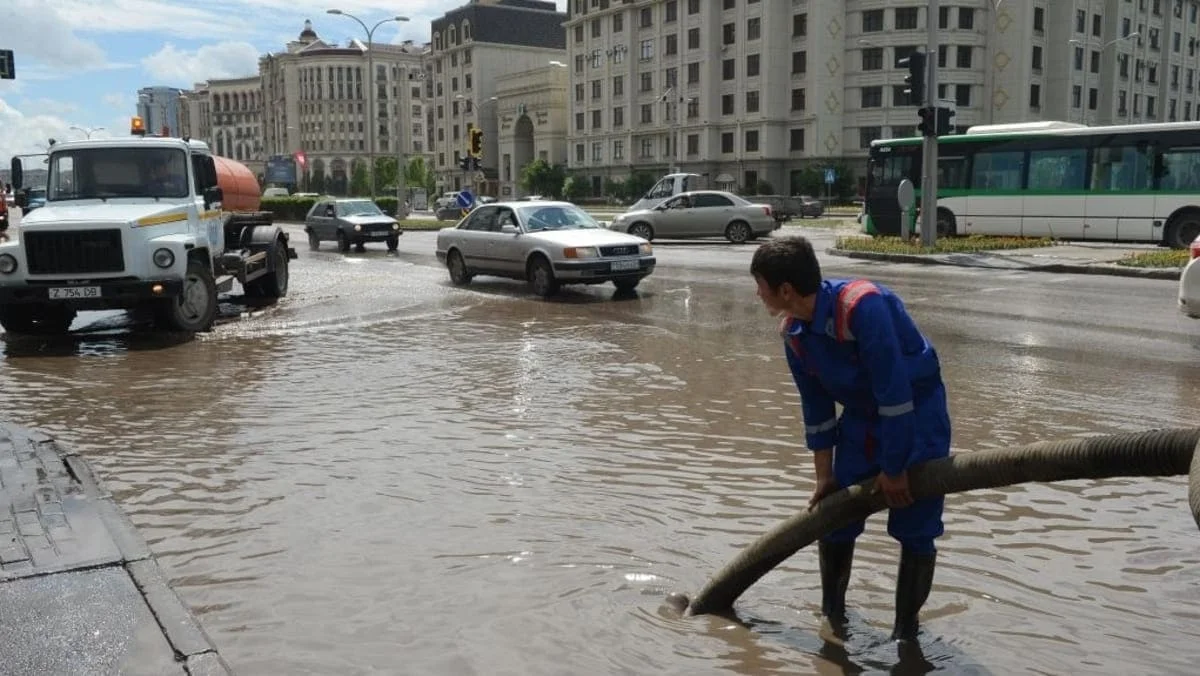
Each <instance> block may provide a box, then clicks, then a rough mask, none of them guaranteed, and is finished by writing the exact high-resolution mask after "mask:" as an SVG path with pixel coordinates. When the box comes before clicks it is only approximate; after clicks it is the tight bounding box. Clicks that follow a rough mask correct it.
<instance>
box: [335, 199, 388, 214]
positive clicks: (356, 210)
mask: <svg viewBox="0 0 1200 676" xmlns="http://www.w3.org/2000/svg"><path fill="white" fill-rule="evenodd" d="M382 214H383V212H382V211H380V210H379V205H378V204H375V203H374V202H372V201H371V200H351V201H349V202H338V203H337V215H338V216H380V215H382Z"/></svg>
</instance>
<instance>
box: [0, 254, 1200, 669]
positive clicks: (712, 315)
mask: <svg viewBox="0 0 1200 676" xmlns="http://www.w3.org/2000/svg"><path fill="white" fill-rule="evenodd" d="M418 263H419V261H418ZM300 266H305V267H300ZM297 268H298V269H297V272H298V273H299V272H303V273H304V274H295V275H294V276H293V284H294V285H295V286H294V288H293V294H292V296H291V297H290V298H289V299H288V301H287V302H286V303H285V305H284V306H282V307H280V308H276V309H273V310H269V311H267V312H264V313H263V314H261V315H260V316H255V317H248V318H244V319H239V318H237V317H236V311H237V310H238V308H237V307H236V306H233V307H230V306H227V307H226V312H227V313H230V312H232V313H234V314H233V315H231V316H228V317H227V318H226V319H225V321H223V322H222V324H221V325H220V326H219V327H218V328H217V329H216V330H215V331H214V332H212V333H211V334H207V335H204V336H202V337H200V338H199V339H197V340H193V341H182V342H176V343H175V344H171V342H170V341H164V340H163V339H162V338H161V337H153V336H151V337H139V335H138V334H131V333H130V332H129V331H128V330H127V328H126V327H125V325H124V324H123V321H124V319H123V318H122V317H121V316H119V315H118V316H113V317H105V316H100V317H99V319H89V320H87V321H86V322H84V323H83V324H81V325H77V326H82V327H83V329H82V332H81V333H80V334H79V335H77V336H76V337H75V338H74V339H72V340H70V341H65V342H63V343H55V344H44V343H28V342H21V341H17V342H9V343H8V344H7V345H6V346H5V349H6V351H7V359H6V360H5V362H4V365H3V369H2V370H0V391H2V392H3V395H2V397H3V402H4V405H5V410H6V411H7V413H8V416H9V417H11V418H13V419H14V420H15V421H16V422H18V423H22V424H31V425H37V426H40V427H42V428H44V429H47V430H48V431H51V432H52V433H55V434H58V435H60V437H62V438H63V439H64V440H65V441H67V442H69V443H72V444H74V445H76V446H77V447H79V448H81V449H82V450H83V451H84V452H85V453H86V454H87V455H88V457H89V458H91V459H92V460H93V461H94V462H95V464H96V465H97V467H98V469H99V471H100V472H101V474H102V476H103V478H104V480H105V481H106V482H107V484H108V486H109V487H110V488H111V489H112V490H113V491H114V493H115V494H116V496H117V498H118V499H119V500H120V502H121V504H122V505H123V506H124V507H125V508H126V509H127V510H128V511H129V513H130V514H131V516H132V518H133V520H134V521H135V522H136V523H137V525H138V526H139V527H141V528H142V530H143V533H144V534H145V535H146V537H147V538H148V540H149V541H150V543H151V545H152V547H153V550H154V552H155V553H156V554H157V556H158V557H159V559H160V561H161V562H162V563H163V565H164V567H165V569H166V571H167V572H168V574H169V575H170V577H171V579H172V582H173V583H174V584H175V585H176V588H177V589H178V591H179V592H180V594H181V595H182V597H183V598H184V600H185V601H186V602H187V603H188V604H189V605H190V606H191V607H192V608H194V609H195V610H196V612H197V613H198V614H199V616H200V618H201V620H202V621H203V623H204V626H205V627H206V629H207V631H208V632H209V633H210V634H211V635H212V636H213V638H214V639H215V641H216V643H217V644H218V645H219V646H220V647H221V650H222V652H223V653H224V654H225V656H226V658H227V659H228V660H229V661H230V662H231V663H232V664H233V665H234V666H235V668H237V669H238V671H239V672H241V673H246V674H256V673H257V674H277V673H289V674H299V673H313V674H331V673H338V674H354V673H368V672H369V673H405V674H622V673H628V674H668V673H669V674H698V673H727V674H785V673H786V674H795V673H843V672H848V673H858V672H861V671H873V670H887V669H889V668H891V667H892V665H894V664H895V663H896V662H897V656H896V653H895V648H894V647H893V646H891V645H889V644H888V643H887V641H886V637H887V631H888V630H889V628H890V621H891V612H892V593H893V591H892V590H893V586H892V585H893V580H894V577H895V565H896V556H897V553H898V552H897V545H896V544H895V543H894V542H893V541H891V540H890V539H889V538H888V537H887V536H886V534H885V532H884V519H883V518H882V516H877V517H876V518H874V519H873V520H872V521H871V522H870V523H869V526H868V533H867V535H866V536H864V539H863V540H862V542H861V545H860V549H859V554H858V557H857V560H856V569H855V573H854V578H853V583H852V588H851V592H850V603H851V605H852V607H853V610H852V613H853V618H852V625H851V630H850V632H851V633H850V637H849V638H848V640H847V641H846V642H845V645H844V646H841V645H840V644H839V643H838V642H836V641H833V642H829V643H826V641H825V640H824V639H823V635H822V634H821V633H819V628H820V623H819V620H818V617H817V614H818V610H819V603H820V597H819V587H818V583H817V575H816V566H817V562H816V557H815V552H814V551H810V550H805V551H802V552H800V553H799V554H798V555H796V556H795V557H793V558H792V559H791V560H789V561H788V562H786V563H785V565H783V566H781V567H780V568H778V569H777V570H775V571H774V572H772V573H771V574H769V575H768V576H767V577H765V578H764V579H763V580H762V581H760V582H759V583H758V584H757V585H755V586H754V587H752V588H751V589H750V590H749V591H748V592H747V593H746V594H745V595H744V596H743V597H742V599H741V600H740V601H739V603H738V611H739V613H740V616H741V618H742V620H744V621H745V622H747V623H748V624H749V625H750V626H749V627H746V626H739V625H737V624H734V623H731V622H729V621H727V620H723V619H720V618H713V617H703V618H692V619H680V618H678V617H673V616H672V615H671V614H670V613H669V612H668V611H666V609H665V607H664V604H663V603H662V600H663V597H664V596H665V594H666V593H668V592H670V591H679V590H682V591H695V590H696V589H697V588H698V587H699V586H700V585H701V584H702V583H703V582H704V580H705V579H706V578H707V576H708V575H710V574H711V573H712V572H714V571H715V570H716V569H718V568H719V567H720V566H722V565H723V564H724V563H725V562H727V561H728V560H729V559H730V558H731V557H733V556H734V555H735V554H736V553H737V551H738V550H739V549H740V548H741V547H742V546H743V545H745V544H746V543H747V542H749V541H751V540H752V539H753V538H755V537H757V536H758V535H759V534H760V533H761V532H763V531H764V530H766V529H767V528H769V527H770V526H771V525H773V524H774V523H776V522H777V521H778V520H779V519H781V518H783V517H784V516H785V515H787V514H789V513H791V512H792V511H793V510H796V509H798V508H800V507H801V506H802V505H803V504H804V501H805V500H806V499H807V495H808V492H809V490H810V489H811V487H812V483H811V478H810V477H811V474H810V468H809V464H808V458H807V456H806V454H805V452H804V451H803V449H802V448H801V447H800V444H802V442H803V437H802V435H801V423H800V419H799V417H798V416H799V409H798V406H797V400H796V395H795V390H794V386H793V385H792V383H791V381H790V379H789V377H788V374H787V372H786V367H785V365H784V364H783V361H782V358H781V356H780V353H779V346H778V341H777V340H775V339H774V338H773V336H772V334H771V328H772V322H771V321H770V320H769V319H768V318H766V317H765V316H764V315H763V313H762V312H761V310H760V309H759V307H758V306H757V305H756V303H755V302H754V299H753V289H752V287H750V286H749V285H746V284H744V283H742V284H737V285H735V284H732V283H724V281H722V280H723V279H724V277H722V275H720V274H715V273H712V272H711V271H709V272H705V273H704V274H703V275H700V277H702V278H703V279H704V280H707V281H701V280H700V278H697V279H695V280H691V281H688V280H686V279H676V280H672V279H670V278H669V277H668V276H667V275H664V276H663V277H662V279H661V280H657V281H656V282H655V283H653V284H650V285H648V288H647V290H646V292H645V293H643V294H642V296H641V297H640V298H638V299H634V300H613V299H611V298H609V297H608V296H607V294H601V293H596V292H584V293H579V294H568V295H567V297H566V299H565V300H564V301H561V302H553V303H541V302H536V301H533V300H531V299H529V298H528V297H526V296H525V295H524V293H523V292H522V291H521V290H520V289H519V288H518V287H515V286H513V285H512V284H509V283H505V282H496V283H490V282H483V283H478V284H476V285H475V286H476V288H474V289H472V290H466V291H463V290H453V289H450V288H448V287H447V286H446V284H445V281H444V277H445V275H444V272H442V271H441V270H438V269H435V268H432V267H428V266H425V265H421V264H416V265H414V264H413V261H410V260H407V259H404V258H401V259H385V258H383V257H379V256H373V255H368V256H364V257H358V258H354V257H341V256H337V255H335V254H325V253H321V254H318V255H316V256H311V255H307V254H306V255H305V258H303V259H302V260H301V261H300V262H298V263H297ZM739 270H740V268H739ZM739 274H740V273H738V272H734V271H731V272H730V273H729V274H728V278H729V279H732V280H738V281H744V280H741V278H740V276H739ZM956 279H957V280H959V281H954V280H956ZM966 279H967V278H966V277H960V278H951V283H950V284H949V285H948V283H947V281H946V278H941V277H932V276H928V275H927V276H925V277H921V278H914V279H906V280H897V281H896V284H895V285H896V286H897V287H899V288H902V289H903V290H904V291H905V292H906V294H907V295H908V297H909V298H910V299H912V300H911V302H910V304H911V305H912V306H913V308H914V312H915V313H916V314H917V315H918V318H919V319H920V320H921V322H922V324H923V326H924V327H925V328H926V330H927V332H928V333H929V334H930V335H931V336H932V337H933V339H934V340H935V342H936V344H937V346H938V348H939V351H940V353H941V355H942V359H943V362H944V364H945V372H946V377H947V380H948V382H949V384H950V391H951V405H952V408H953V411H952V414H953V417H954V421H955V429H954V433H955V448H956V450H961V451H966V450H970V449H976V448H984V447H991V446H997V445H1004V444H1019V443H1026V442H1030V441H1034V440H1038V439H1051V438H1059V437H1063V436H1069V435H1073V434H1083V433H1093V432H1116V431H1123V430H1140V429H1147V428H1150V427H1158V426H1177V425H1181V424H1187V423H1188V422H1189V421H1190V422H1191V423H1192V424H1194V420H1195V411H1196V408H1195V406H1196V402H1197V401H1200V388H1198V385H1197V383H1198V382H1200V369H1198V368H1197V367H1196V358H1195V355H1196V354H1197V351H1196V345H1195V344H1190V345H1189V344H1188V341H1187V340H1186V339H1182V340H1181V339H1180V338H1179V336H1157V335H1153V334H1147V333H1146V332H1144V331H1139V330H1138V327H1137V321H1136V320H1135V319H1128V320H1125V319H1105V320H1103V321H1098V320H1096V319H1095V317H1094V316H1092V315H1091V314H1089V313H1090V312H1091V311H1089V310H1088V309H1086V308H1085V307H1082V306H1065V305H1063V304H1062V303H1061V302H1060V301H1056V300H1055V298H1054V297H1053V296H1046V295H1045V292H1044V290H1042V289H1039V288H1038V287H1037V286H1034V285H1030V284H1029V282H1027V281H1026V282H1021V284H1024V285H1025V286H1020V285H1019V284H1018V289H1024V291H1019V293H1024V294H1026V295H1027V296H1028V298H1026V299H1025V300H1024V301H1021V300H1020V299H1018V300H1012V299H1011V298H1010V299H1009V300H1005V299H1003V298H996V297H995V295H994V294H993V295H992V296H988V289H987V288H985V287H987V286H988V284H986V283H983V284H981V283H979V282H974V281H972V282H966V281H961V280H966ZM1014 283H1015V282H1014ZM953 284H965V285H967V287H970V288H967V287H963V288H962V289H959V290H957V291H956V290H955V288H956V287H954V286H953ZM1150 288H1151V287H1137V289H1138V293H1145V294H1146V295H1147V297H1149V296H1150V295H1151V294H1150V291H1148V290H1145V289H1150ZM1153 288H1155V289H1161V288H1163V287H1162V286H1161V285H1160V286H1158V287H1153ZM1038 299H1043V300H1040V301H1039V300H1038ZM1081 302H1083V303H1084V305H1086V304H1087V303H1089V302H1092V303H1094V304H1095V305H1096V306H1102V305H1103V303H1102V300H1101V299H1100V298H1099V295H1098V296H1097V297H1096V298H1085V299H1084V301H1081ZM1039 303H1043V304H1044V307H1043V306H1042V305H1039ZM1016 305H1019V306H1020V309H1019V311H1017V310H1012V307H1014V306H1016ZM1167 307H1168V309H1170V308H1169V305H1168V306H1167ZM1155 311H1156V312H1157V309H1156V310H1155ZM1013 312H1017V313H1018V314H1022V315H1024V316H1026V317H1027V319H1025V320H1022V321H1013V319H1012V313H1013ZM1097 323H1099V324H1109V325H1111V326H1110V328H1108V329H1106V330H1105V331H1104V333H1103V335H1102V336H1100V337H1099V338H1097V337H1095V336H1094V335H1093V334H1094V332H1095V325H1096V324H1097ZM1198 342H1200V341H1198ZM1189 359H1190V361H1189ZM946 522H947V532H948V534H947V536H946V537H945V538H944V539H942V540H941V541H940V548H941V552H942V558H941V561H940V567H939V571H938V574H937V578H936V586H935V589H934V592H933V595H932V598H931V599H930V601H929V603H928V605H927V606H926V609H925V613H924V616H923V617H924V624H925V630H926V633H925V635H924V637H923V640H922V651H923V657H913V656H909V657H908V658H906V661H905V662H904V663H903V669H902V671H911V672H918V673H919V672H920V671H923V670H924V669H923V668H922V665H925V668H929V667H932V666H936V667H938V668H943V669H946V670H948V671H949V672H953V673H1044V674H1062V673H1114V674H1132V673H1194V672H1192V671H1191V669H1192V668H1193V665H1194V664H1195V663H1196V660H1197V659H1198V658H1200V647H1197V646H1200V606H1198V605H1197V598H1198V594H1197V589H1198V585H1200V573H1197V572H1196V571H1197V570H1198V567H1197V564H1200V548H1198V546H1197V545H1198V543H1200V534H1198V533H1197V532H1196V528H1195V524H1194V523H1192V521H1191V518H1190V516H1189V515H1188V513H1187V510H1186V506H1185V485H1184V482H1183V480H1163V481H1150V480H1111V481H1105V482H1099V483H1095V482H1066V483H1061V484H1056V485H1036V486H1021V487H1014V488H1009V489H1005V490H993V491H980V492H976V493H972V494H969V495H960V496H955V497H952V498H951V499H950V500H949V502H948V506H947V510H946Z"/></svg>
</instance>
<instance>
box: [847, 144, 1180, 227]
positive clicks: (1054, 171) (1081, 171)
mask: <svg viewBox="0 0 1200 676" xmlns="http://www.w3.org/2000/svg"><path fill="white" fill-rule="evenodd" d="M867 166H868V171H867V194H866V204H865V209H866V230H867V232H868V233H869V234H872V235H898V234H899V233H900V220H901V213H900V205H899V202H898V201H897V198H896V188H897V186H898V185H899V184H900V181H902V180H903V179H905V178H907V179H908V180H910V181H912V183H913V187H914V188H916V189H917V194H918V195H920V190H921V139H920V138H919V137H917V138H901V139H886V140H878V141H873V142H872V143H871V149H870V155H869V159H868V165H867ZM917 204H918V207H919V205H920V201H919V200H918V203H917ZM937 205H938V212H937V230H938V236H939V237H951V236H956V235H972V234H983V235H1005V236H1023V237H1052V238H1055V239H1062V240H1084V241H1096V242H1142V243H1152V244H1160V245H1163V246H1168V247H1172V248H1176V249H1184V248H1187V247H1188V245H1190V244H1191V242H1192V240H1193V239H1195V238H1196V236H1197V235H1200V122H1167V123H1155V124H1133V125H1120V126H1109V127H1087V126H1083V125H1078V124H1072V123H1067V122H1031V123H1022V124H1010V125H980V126H974V127H971V128H970V129H968V130H967V132H966V133H965V134H955V135H948V136H942V137H939V138H938V202H937ZM915 211H917V209H914V212H915ZM914 223H919V221H918V220H916V219H915V215H914ZM912 231H913V232H916V227H915V225H914V227H913V229H912Z"/></svg>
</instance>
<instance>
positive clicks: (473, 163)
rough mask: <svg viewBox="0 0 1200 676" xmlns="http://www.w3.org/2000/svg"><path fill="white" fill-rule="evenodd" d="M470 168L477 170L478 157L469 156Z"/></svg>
mask: <svg viewBox="0 0 1200 676" xmlns="http://www.w3.org/2000/svg"><path fill="white" fill-rule="evenodd" d="M471 169H474V170H475V171H479V158H478V157H472V158H471Z"/></svg>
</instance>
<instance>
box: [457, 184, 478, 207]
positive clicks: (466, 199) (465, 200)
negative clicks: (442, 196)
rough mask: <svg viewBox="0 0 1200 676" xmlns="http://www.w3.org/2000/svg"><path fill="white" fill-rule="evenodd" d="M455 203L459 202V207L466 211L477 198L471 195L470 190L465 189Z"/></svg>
mask: <svg viewBox="0 0 1200 676" xmlns="http://www.w3.org/2000/svg"><path fill="white" fill-rule="evenodd" d="M455 201H457V202H458V206H460V207H462V208H464V209H466V208H467V207H470V206H471V205H472V204H474V203H475V196H474V195H472V194H471V191H470V190H467V189H465V188H464V189H463V190H461V191H460V192H459V193H458V197H456V198H455Z"/></svg>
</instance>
